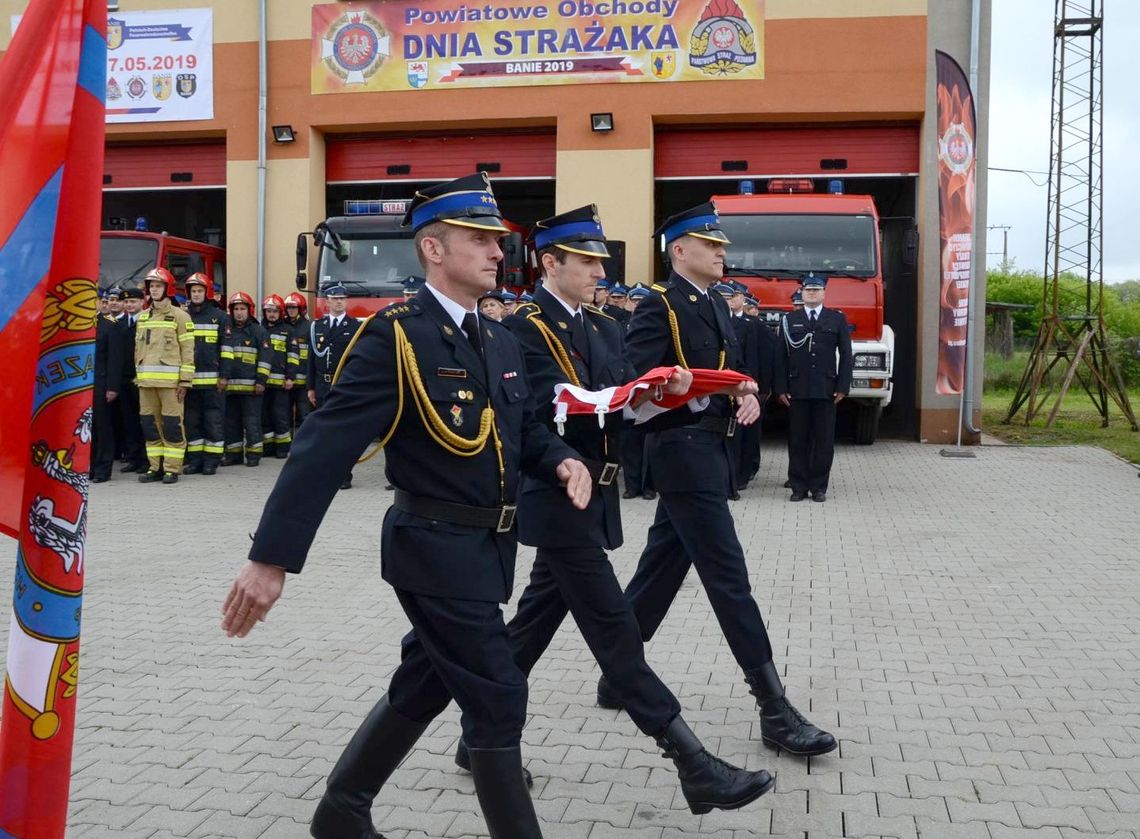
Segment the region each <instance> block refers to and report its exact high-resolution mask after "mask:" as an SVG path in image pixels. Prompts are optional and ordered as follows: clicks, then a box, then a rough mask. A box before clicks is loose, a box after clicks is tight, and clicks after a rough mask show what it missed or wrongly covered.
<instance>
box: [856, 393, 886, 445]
mask: <svg viewBox="0 0 1140 839" xmlns="http://www.w3.org/2000/svg"><path fill="white" fill-rule="evenodd" d="M882 415H883V405H882V403H880V402H872V403H866V402H863V403H860V404H858V405H856V406H855V443H856V445H860V446H869V445H871V444H872V443H874V442H875V438H876V437H878V436H879V417H881V416H882Z"/></svg>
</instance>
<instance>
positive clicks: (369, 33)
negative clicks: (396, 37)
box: [321, 12, 410, 84]
mask: <svg viewBox="0 0 1140 839" xmlns="http://www.w3.org/2000/svg"><path fill="white" fill-rule="evenodd" d="M391 52H392V48H391V38H390V37H389V35H388V31H387V30H386V29H385V28H384V25H383V24H382V23H380V21H379V20H377V19H376V18H375V17H374V16H373V15H371V14H370V13H369V12H346V13H345V14H344V15H343V16H341V17H340V18H339V19H338V20H336V21H335V22H334V23H333V24H332V26H330V27H329V30H328V32H327V33H326V34H325V37H324V38H323V39H322V41H321V58H322V59H324V62H325V64H326V65H327V66H328V68H329V69H330V70H332V72H334V73H336V75H338V76H339V77H340V78H341V79H342V80H343V81H344V83H345V84H364V83H365V82H367V81H368V80H369V79H370V78H372V76H374V75H375V74H376V71H377V70H379V69H380V68H381V67H382V66H383V64H384V61H385V60H386V59H387V58H388V56H389V55H391ZM409 75H410V73H409Z"/></svg>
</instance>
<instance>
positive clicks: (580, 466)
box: [554, 458, 594, 510]
mask: <svg viewBox="0 0 1140 839" xmlns="http://www.w3.org/2000/svg"><path fill="white" fill-rule="evenodd" d="M554 474H555V475H556V476H557V477H558V480H559V481H561V482H562V483H564V484H566V495H567V496H568V497H569V498H570V503H571V504H573V505H574V506H575V507H576V508H577V509H579V510H585V509H586V505H587V504H589V503H590V494H591V493H592V492H593V491H594V479H593V478H591V477H590V470H589V469H587V468H586V464H584V463H583V462H582V461H580V460H570V459H569V458H567V459H566V460H564V461H562V462H561V463H559V464H558V468H557V469H555V470H554Z"/></svg>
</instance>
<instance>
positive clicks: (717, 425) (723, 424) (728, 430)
mask: <svg viewBox="0 0 1140 839" xmlns="http://www.w3.org/2000/svg"><path fill="white" fill-rule="evenodd" d="M688 428H697V429H699V430H701V431H711V432H713V433H714V434H723V435H724V436H725V437H731V436H733V435H734V434H736V417H701V421H700V422H698V423H697V424H696V425H690V426H688Z"/></svg>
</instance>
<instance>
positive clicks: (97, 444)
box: [91, 379, 115, 480]
mask: <svg viewBox="0 0 1140 839" xmlns="http://www.w3.org/2000/svg"><path fill="white" fill-rule="evenodd" d="M114 408H115V403H114V402H108V401H107V385H106V383H105V382H102V383H101V382H100V381H99V380H98V379H96V380H95V389H94V392H93V393H92V396H91V477H92V478H98V479H100V480H103V479H106V478H110V477H111V471H112V470H113V469H114V466H115V425H114V422H112V419H111V417H112V415H113V414H114Z"/></svg>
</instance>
